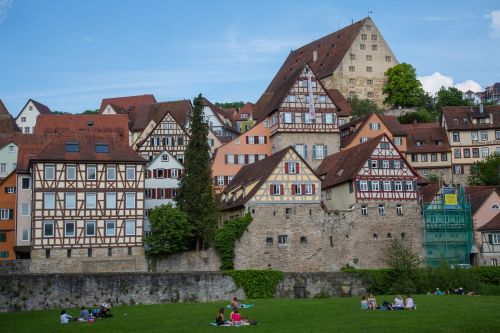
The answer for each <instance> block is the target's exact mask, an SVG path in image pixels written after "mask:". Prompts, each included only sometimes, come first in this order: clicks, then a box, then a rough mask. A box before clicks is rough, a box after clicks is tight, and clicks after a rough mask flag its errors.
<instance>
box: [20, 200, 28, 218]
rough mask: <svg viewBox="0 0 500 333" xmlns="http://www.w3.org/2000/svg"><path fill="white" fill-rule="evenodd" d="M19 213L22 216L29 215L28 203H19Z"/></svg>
mask: <svg viewBox="0 0 500 333" xmlns="http://www.w3.org/2000/svg"><path fill="white" fill-rule="evenodd" d="M21 215H22V216H30V204H29V203H22V204H21Z"/></svg>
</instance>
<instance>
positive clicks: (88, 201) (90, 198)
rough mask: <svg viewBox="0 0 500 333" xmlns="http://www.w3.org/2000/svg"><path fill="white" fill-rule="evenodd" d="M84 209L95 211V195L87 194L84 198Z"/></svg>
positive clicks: (93, 193)
mask: <svg viewBox="0 0 500 333" xmlns="http://www.w3.org/2000/svg"><path fill="white" fill-rule="evenodd" d="M85 207H86V208H87V209H95V208H96V193H95V192H88V193H87V195H86V198H85Z"/></svg>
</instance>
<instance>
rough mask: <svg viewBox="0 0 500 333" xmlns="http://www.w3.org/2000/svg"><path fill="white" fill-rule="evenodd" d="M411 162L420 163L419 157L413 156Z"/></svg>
mask: <svg viewBox="0 0 500 333" xmlns="http://www.w3.org/2000/svg"><path fill="white" fill-rule="evenodd" d="M411 161H412V162H418V155H417V154H411Z"/></svg>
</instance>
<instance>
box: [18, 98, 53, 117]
mask: <svg viewBox="0 0 500 333" xmlns="http://www.w3.org/2000/svg"><path fill="white" fill-rule="evenodd" d="M29 102H32V103H33V105H34V106H35V108H36V109H37V110H38V112H40V114H51V113H52V111H50V109H49V107H48V106H47V105H45V104H42V103H40V102H37V101H35V100H34V99H31V98H30V99H28V101H27V102H26V104H24V106H23V108H22V109H21V111H20V112H19V114H18V115H17V117H16V120H17V118H19V116H20V115H21V112H23V110H24V109H25V108H26V106H28V104H29Z"/></svg>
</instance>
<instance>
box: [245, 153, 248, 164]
mask: <svg viewBox="0 0 500 333" xmlns="http://www.w3.org/2000/svg"><path fill="white" fill-rule="evenodd" d="M245 164H248V154H245Z"/></svg>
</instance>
